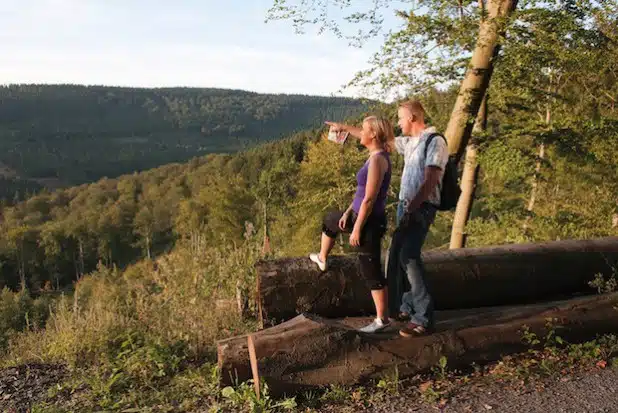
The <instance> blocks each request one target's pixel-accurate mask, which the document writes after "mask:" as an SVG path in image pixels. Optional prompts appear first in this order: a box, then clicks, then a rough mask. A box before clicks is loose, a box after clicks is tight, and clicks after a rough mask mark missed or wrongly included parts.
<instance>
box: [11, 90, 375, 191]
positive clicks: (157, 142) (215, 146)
mask: <svg viewBox="0 0 618 413" xmlns="http://www.w3.org/2000/svg"><path fill="white" fill-rule="evenodd" d="M366 108H367V106H366V104H365V103H363V102H361V101H360V100H355V99H348V98H332V97H316V96H304V95H274V94H258V93H252V92H247V91H241V90H226V89H210V88H209V89H196V88H164V89H137V88H121V87H104V86H78V85H9V86H4V87H0V164H2V165H3V168H4V169H5V170H10V171H13V175H14V176H11V177H10V179H11V180H13V181H16V182H17V181H20V180H23V181H27V182H36V183H38V184H41V185H45V186H47V185H46V183H50V185H51V186H54V187H56V186H58V185H75V184H81V183H84V182H92V181H96V180H97V179H100V178H101V177H104V176H107V177H115V176H119V175H122V174H126V173H131V172H133V171H141V170H145V169H149V168H153V167H156V166H159V165H163V164H167V163H170V162H179V161H185V160H187V159H190V158H192V157H194V156H197V155H204V154H207V153H215V152H234V151H237V150H239V149H244V148H247V147H250V146H254V145H255V144H258V143H261V142H265V141H271V140H275V139H278V138H280V137H283V136H287V135H290V134H291V133H294V132H297V131H300V130H303V129H307V128H313V127H319V126H320V125H321V123H322V122H323V121H324V120H325V119H344V118H348V117H353V116H358V115H359V114H360V113H361V112H363V111H365V110H366ZM6 178H9V177H6Z"/></svg>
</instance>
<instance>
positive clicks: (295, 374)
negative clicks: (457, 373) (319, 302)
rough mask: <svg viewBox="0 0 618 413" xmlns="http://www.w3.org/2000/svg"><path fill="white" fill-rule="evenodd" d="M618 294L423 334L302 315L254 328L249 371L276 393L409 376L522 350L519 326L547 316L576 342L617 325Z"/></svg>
mask: <svg viewBox="0 0 618 413" xmlns="http://www.w3.org/2000/svg"><path fill="white" fill-rule="evenodd" d="M617 304H618V294H611V295H605V296H596V297H593V298H589V297H587V298H585V299H582V298H579V299H572V300H568V301H563V302H554V303H548V304H545V305H543V306H537V308H536V309H529V310H528V311H523V312H522V315H521V316H518V317H515V318H513V317H512V315H511V317H510V318H509V317H506V318H505V319H503V320H501V322H500V321H498V322H496V321H493V322H492V321H491V320H487V322H488V324H484V325H476V326H473V327H465V328H460V329H447V330H443V331H439V332H437V333H435V334H433V335H429V336H425V337H420V338H403V337H399V336H398V335H395V334H397V333H396V331H395V332H392V333H384V334H373V335H366V334H362V333H359V332H357V331H356V330H353V329H351V328H349V327H346V326H345V325H343V324H342V323H339V322H337V321H334V320H328V319H323V318H320V317H318V316H312V315H306V314H303V315H300V316H298V317H296V318H294V319H292V320H289V321H288V322H286V323H283V324H281V325H278V326H275V327H272V328H268V329H266V330H262V331H259V332H257V333H254V334H252V335H250V336H249V339H248V345H249V353H250V355H251V361H252V374H253V379H254V381H255V383H256V386H257V387H256V390H257V394H260V391H259V390H260V389H259V386H262V385H263V384H264V383H265V382H266V383H267V384H268V387H269V390H270V392H271V394H273V395H280V394H283V393H287V394H292V393H295V392H297V391H299V390H306V389H309V388H313V387H319V386H326V385H330V384H339V385H353V384H362V383H365V382H367V381H369V380H372V379H379V378H381V377H383V376H384V375H385V374H388V373H390V372H392V371H394V370H395V369H397V371H398V374H399V376H400V377H406V376H410V375H413V374H417V373H419V372H422V371H425V370H427V369H429V368H430V367H431V366H434V365H435V364H436V363H437V362H438V361H439V359H440V357H442V356H446V357H447V358H448V361H449V365H450V366H452V367H459V366H463V365H469V364H470V363H471V362H477V363H479V362H480V363H482V362H487V361H491V360H496V359H499V358H500V357H501V356H503V355H505V354H510V353H514V352H519V351H523V350H525V349H526V347H527V346H526V344H525V343H523V342H522V327H523V326H527V327H528V328H529V329H530V331H531V332H533V333H535V334H537V335H538V336H544V335H545V334H546V333H547V330H548V328H547V319H552V320H554V322H553V327H552V328H557V334H558V335H560V336H561V337H562V338H564V339H565V340H567V341H569V342H572V343H575V342H580V341H584V340H589V339H592V338H594V337H595V336H596V335H597V334H603V333H613V332H617V331H618V311H617V309H616V305H617Z"/></svg>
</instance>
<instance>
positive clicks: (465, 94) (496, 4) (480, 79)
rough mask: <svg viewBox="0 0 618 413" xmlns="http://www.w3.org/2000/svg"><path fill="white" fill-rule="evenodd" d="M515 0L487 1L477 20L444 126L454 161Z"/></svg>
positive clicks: (467, 136)
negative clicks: (474, 39) (469, 54)
mask: <svg viewBox="0 0 618 413" xmlns="http://www.w3.org/2000/svg"><path fill="white" fill-rule="evenodd" d="M517 2H518V0H488V1H487V5H486V8H487V16H486V17H485V18H484V19H482V20H481V24H480V28H479V36H478V40H477V42H476V46H475V48H474V52H473V54H472V58H471V60H470V65H469V67H468V71H467V72H466V76H465V78H464V80H463V82H462V83H461V87H460V89H459V95H458V96H457V101H456V102H455V106H454V107H453V112H452V114H451V118H450V120H449V123H448V126H447V127H446V133H445V134H446V138H447V140H448V146H449V152H450V154H451V155H454V156H455V159H456V160H457V162H459V160H460V159H461V157H462V155H463V153H464V148H465V147H466V146H467V144H468V140H469V139H470V134H471V133H472V128H473V126H474V119H475V118H476V115H477V113H478V111H479V107H480V106H481V102H482V100H483V97H484V96H485V91H486V90H487V87H488V86H489V81H490V79H491V74H492V71H493V62H494V59H495V57H496V56H497V55H498V52H499V50H500V44H499V39H500V37H501V36H503V35H504V33H505V31H506V22H507V20H508V18H509V16H510V15H511V13H512V12H513V10H515V7H516V6H517Z"/></svg>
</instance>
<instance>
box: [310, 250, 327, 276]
mask: <svg viewBox="0 0 618 413" xmlns="http://www.w3.org/2000/svg"><path fill="white" fill-rule="evenodd" d="M309 259H310V260H311V261H313V262H315V263H316V264H318V267H320V270H321V271H322V272H324V271H326V268H327V265H326V262H322V260H320V254H316V253H312V254H309Z"/></svg>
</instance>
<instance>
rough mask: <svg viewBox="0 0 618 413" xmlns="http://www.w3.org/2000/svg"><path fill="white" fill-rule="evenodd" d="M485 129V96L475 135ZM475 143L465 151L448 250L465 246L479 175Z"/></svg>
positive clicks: (476, 123)
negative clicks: (459, 190) (459, 193)
mask: <svg viewBox="0 0 618 413" xmlns="http://www.w3.org/2000/svg"><path fill="white" fill-rule="evenodd" d="M486 129H487V95H485V97H484V98H483V101H482V103H481V107H480V110H479V114H478V116H477V118H476V122H475V124H474V131H475V132H476V133H481V132H484V131H485V130H486ZM476 155H477V145H476V142H470V143H469V144H468V148H467V149H466V158H465V163H464V169H463V175H462V177H461V195H460V196H459V200H458V201H457V208H456V209H455V217H454V219H453V229H452V231H451V243H450V249H456V248H464V247H465V246H466V224H467V223H468V219H469V218H470V211H471V210H472V202H474V192H475V190H476V184H477V181H478V175H479V165H478V162H477V160H476Z"/></svg>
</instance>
